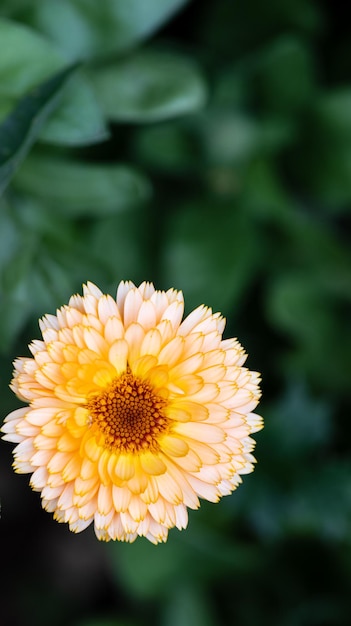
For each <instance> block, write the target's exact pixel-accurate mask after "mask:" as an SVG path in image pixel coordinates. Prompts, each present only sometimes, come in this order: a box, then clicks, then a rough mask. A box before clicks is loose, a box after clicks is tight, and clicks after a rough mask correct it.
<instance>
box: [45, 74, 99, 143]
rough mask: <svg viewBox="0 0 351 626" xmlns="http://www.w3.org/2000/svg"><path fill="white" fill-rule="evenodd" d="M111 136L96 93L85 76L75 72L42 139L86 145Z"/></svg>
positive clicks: (51, 141) (46, 126) (47, 124)
mask: <svg viewBox="0 0 351 626" xmlns="http://www.w3.org/2000/svg"><path fill="white" fill-rule="evenodd" d="M107 137H108V130H107V127H106V124H105V121H104V117H103V114H102V111H101V108H100V107H99V105H98V103H97V100H96V97H95V94H94V92H93V90H92V89H91V87H90V85H89V83H88V81H87V80H86V79H85V78H84V77H83V76H78V75H77V76H74V78H72V80H70V81H69V82H68V83H67V85H66V87H65V88H64V90H63V93H62V98H61V100H60V104H59V106H58V107H57V110H56V111H55V113H54V115H52V116H51V117H50V118H49V119H48V121H47V122H46V124H45V126H44V128H43V130H42V132H41V133H40V139H41V140H43V141H46V142H49V143H53V144H55V145H63V146H82V145H85V144H91V143H96V142H98V141H102V140H104V139H106V138H107Z"/></svg>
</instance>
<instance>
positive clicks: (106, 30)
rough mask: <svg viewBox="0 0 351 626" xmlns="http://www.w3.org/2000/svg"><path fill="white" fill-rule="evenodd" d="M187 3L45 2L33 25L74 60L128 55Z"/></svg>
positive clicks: (38, 5)
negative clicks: (113, 53)
mask: <svg viewBox="0 0 351 626" xmlns="http://www.w3.org/2000/svg"><path fill="white" fill-rule="evenodd" d="M186 2H187V0H142V2H141V1H140V0H128V2H126V0H99V2H96V0H70V2H68V0H60V2H59V3H58V2H56V0H45V2H38V3H36V5H35V6H34V7H33V8H32V9H31V11H30V13H29V20H30V23H31V24H32V25H33V26H34V27H35V28H36V29H38V30H41V31H42V32H43V33H45V34H46V35H47V36H48V37H50V39H52V40H53V41H55V42H56V44H58V46H59V47H60V48H61V49H62V50H63V51H64V52H65V53H66V54H69V55H70V57H71V58H73V59H80V60H81V59H83V58H91V57H101V56H105V55H106V54H109V53H112V52H124V51H125V50H128V49H129V48H131V47H133V46H135V45H136V44H137V43H138V42H140V41H142V40H143V39H144V38H146V37H149V36H150V35H152V34H153V33H154V32H155V31H156V30H157V29H158V28H160V27H161V26H162V24H163V23H164V22H167V20H169V19H170V18H171V17H172V15H173V14H174V13H175V12H176V11H177V10H179V9H180V8H181V7H182V6H184V5H185V4H186Z"/></svg>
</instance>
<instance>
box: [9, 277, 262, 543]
mask: <svg viewBox="0 0 351 626" xmlns="http://www.w3.org/2000/svg"><path fill="white" fill-rule="evenodd" d="M182 317H183V295H182V293H181V292H180V291H175V290H174V289H170V290H169V291H166V292H165V291H156V290H155V289H154V287H153V285H152V284H150V283H145V282H144V283H142V284H141V285H140V286H139V287H136V286H135V285H134V284H133V283H132V282H121V283H120V285H119V287H118V291H117V298H116V299H113V298H112V297H111V296H109V295H104V294H103V293H102V292H101V291H100V289H98V288H97V287H96V286H95V285H93V284H92V283H88V284H87V285H86V286H84V295H83V296H79V295H74V296H72V298H71V299H70V301H69V304H68V305H67V306H63V307H62V308H61V309H59V310H58V311H57V313H56V315H46V316H45V317H44V318H43V319H42V320H40V328H41V331H42V336H43V340H42V341H33V342H32V343H31V345H30V346H29V348H30V351H31V353H32V355H33V358H19V359H17V360H16V361H15V363H14V366H15V371H14V377H13V380H12V384H11V388H12V390H13V391H14V392H15V393H16V394H17V396H18V397H19V398H20V399H21V400H23V401H25V402H26V403H28V404H29V406H26V407H23V408H20V409H17V410H16V411H13V412H12V413H10V415H8V416H7V418H6V419H5V422H4V425H3V427H2V431H3V432H4V433H5V435H4V437H3V438H4V439H7V440H8V441H11V442H14V443H16V444H17V446H16V447H15V449H14V459H15V460H14V469H15V471H16V472H20V473H31V474H32V476H31V479H30V484H31V486H32V488H33V489H34V490H36V491H40V492H41V497H42V504H43V507H44V508H45V509H46V510H47V511H51V512H53V513H54V517H55V519H57V520H58V521H59V522H67V523H68V524H69V527H70V529H71V530H72V531H75V532H79V531H81V530H84V529H85V528H86V527H87V526H89V524H91V523H92V522H94V527H95V533H96V535H97V537H98V538H99V539H103V540H106V541H107V540H110V539H119V540H122V541H134V539H135V538H136V537H137V536H138V535H139V536H145V537H147V538H148V539H149V540H150V541H152V542H153V543H157V542H160V541H166V539H167V534H168V529H169V528H172V527H174V526H176V527H177V528H179V529H182V528H185V527H186V526H187V521H188V515H187V509H188V508H191V509H197V508H198V506H199V498H204V499H206V500H210V501H211V502H217V501H218V500H219V498H221V496H223V495H227V494H230V493H231V492H232V491H233V490H234V489H235V488H236V487H237V486H238V485H239V483H240V482H241V475H242V474H246V473H248V472H251V471H252V469H253V462H254V458H253V456H252V454H251V451H252V449H253V447H254V443H255V442H254V441H253V440H252V439H251V437H250V436H249V435H250V434H251V433H253V432H255V431H257V430H259V429H260V428H261V427H262V420H261V418H260V417H258V416H257V415H255V414H254V413H253V412H252V411H253V410H254V408H255V407H256V405H257V403H258V400H259V395H260V393H259V388H258V384H259V375H258V374H257V373H256V372H251V371H250V370H248V369H247V368H245V367H243V364H244V362H245V359H246V355H245V353H244V350H243V348H242V347H241V346H240V344H239V343H238V342H237V340H236V339H223V338H222V333H223V329H224V326H225V320H224V319H223V317H222V316H221V315H220V314H219V313H215V314H213V313H212V311H211V309H209V308H207V307H205V306H200V307H198V308H197V309H195V310H194V311H193V312H192V313H191V314H190V315H188V317H186V318H185V319H184V320H183V321H182Z"/></svg>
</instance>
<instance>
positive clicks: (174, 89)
mask: <svg viewBox="0 0 351 626" xmlns="http://www.w3.org/2000/svg"><path fill="white" fill-rule="evenodd" d="M91 78H92V81H93V84H94V86H95V88H96V93H97V95H98V98H99V101H100V103H101V106H102V107H103V109H104V111H105V113H106V115H107V116H108V117H110V118H111V119H113V120H116V121H128V122H153V121H157V120H163V119H167V118H169V117H174V116H177V115H184V114H186V113H191V112H192V111H196V110H197V109H199V108H201V107H202V106H203V105H204V103H205V100H206V85H205V82H204V79H203V77H202V76H201V73H200V71H199V70H198V68H197V66H196V65H195V64H194V63H193V62H192V61H191V60H190V59H188V58H186V57H184V56H181V55H179V54H175V53H166V52H160V51H157V50H151V49H149V50H143V52H142V53H136V54H134V55H132V56H129V57H126V58H125V59H123V60H121V61H118V62H116V63H114V64H113V65H108V66H106V67H98V68H96V70H95V72H94V73H92V74H91Z"/></svg>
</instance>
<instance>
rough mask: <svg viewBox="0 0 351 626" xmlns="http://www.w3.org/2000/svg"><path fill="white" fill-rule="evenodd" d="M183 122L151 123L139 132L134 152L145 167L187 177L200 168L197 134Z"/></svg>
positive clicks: (181, 120)
mask: <svg viewBox="0 0 351 626" xmlns="http://www.w3.org/2000/svg"><path fill="white" fill-rule="evenodd" d="M184 121H187V120H184V119H180V120H172V121H169V122H164V123H163V124H152V125H149V126H144V127H142V128H140V129H139V132H138V134H137V136H136V138H135V142H134V149H135V151H136V153H137V155H138V157H139V159H140V160H141V161H142V162H143V163H144V164H145V165H146V166H147V167H148V168H150V167H151V168H153V169H155V170H157V171H160V172H167V173H168V174H169V175H171V176H172V175H173V176H174V175H178V174H179V173H180V172H181V173H182V175H185V176H187V177H190V176H193V175H194V171H197V170H198V169H199V167H201V157H202V154H201V148H200V141H199V138H198V137H197V133H196V132H195V131H194V129H193V128H192V127H191V126H190V128H187V127H186V126H185V124H184Z"/></svg>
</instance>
